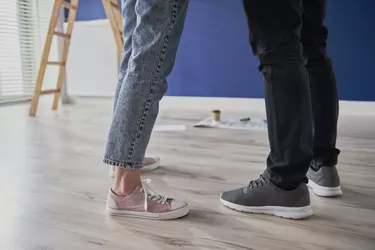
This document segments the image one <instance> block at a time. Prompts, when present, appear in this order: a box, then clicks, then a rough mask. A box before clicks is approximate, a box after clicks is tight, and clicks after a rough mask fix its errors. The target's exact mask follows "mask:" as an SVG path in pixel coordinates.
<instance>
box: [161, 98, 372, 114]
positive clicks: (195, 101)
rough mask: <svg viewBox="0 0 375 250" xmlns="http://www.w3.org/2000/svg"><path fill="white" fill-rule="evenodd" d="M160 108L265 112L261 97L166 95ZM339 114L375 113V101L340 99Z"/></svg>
mask: <svg viewBox="0 0 375 250" xmlns="http://www.w3.org/2000/svg"><path fill="white" fill-rule="evenodd" d="M160 108H161V110H199V111H204V110H207V112H210V111H211V110H214V109H220V110H222V111H228V112H233V111H235V112H262V113H265V105H264V99H263V98H216V97H180V96H166V97H164V98H163V100H162V101H161V103H160ZM340 115H375V102H358V101H340Z"/></svg>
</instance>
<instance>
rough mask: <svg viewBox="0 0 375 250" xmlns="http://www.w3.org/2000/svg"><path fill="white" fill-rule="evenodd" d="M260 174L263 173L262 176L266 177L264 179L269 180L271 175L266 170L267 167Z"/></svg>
mask: <svg viewBox="0 0 375 250" xmlns="http://www.w3.org/2000/svg"><path fill="white" fill-rule="evenodd" d="M262 175H263V178H264V179H266V180H269V179H270V178H271V175H270V173H269V172H268V170H267V169H266V170H264V172H263V174H262Z"/></svg>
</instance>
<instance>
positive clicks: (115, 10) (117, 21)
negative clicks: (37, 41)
mask: <svg viewBox="0 0 375 250" xmlns="http://www.w3.org/2000/svg"><path fill="white" fill-rule="evenodd" d="M102 2H103V6H104V9H105V12H106V15H107V17H108V19H109V22H110V25H111V28H112V32H113V35H114V37H115V41H116V46H117V52H118V58H119V59H120V58H121V55H122V47H123V38H122V15H121V10H120V6H119V4H118V0H102ZM78 3H79V0H71V1H70V2H68V1H66V0H55V4H54V6H53V10H52V15H51V19H50V23H49V28H48V33H47V38H46V42H45V46H44V49H43V53H42V59H41V62H40V67H39V72H38V77H37V80H36V85H35V90H34V94H33V98H32V100H31V106H30V111H29V116H35V114H36V110H37V107H38V102H39V97H40V96H41V95H47V94H54V101H53V105H52V109H53V110H57V107H58V104H59V99H60V93H61V89H62V84H63V82H64V77H65V67H66V62H67V59H68V51H69V44H70V39H71V37H72V32H73V24H74V22H75V20H76V15H77V9H78ZM62 7H64V8H67V9H69V16H68V25H67V28H66V32H65V33H64V32H58V31H56V30H55V29H56V25H57V23H58V18H59V14H60V9H61V8H62ZM55 35H56V36H59V37H61V38H63V39H64V43H63V49H62V56H61V61H58V62H54V61H49V60H48V57H49V54H50V50H51V45H52V39H53V37H54V36H55ZM47 66H58V67H59V74H58V78H57V84H56V89H50V90H42V86H43V79H44V75H45V73H46V68H47Z"/></svg>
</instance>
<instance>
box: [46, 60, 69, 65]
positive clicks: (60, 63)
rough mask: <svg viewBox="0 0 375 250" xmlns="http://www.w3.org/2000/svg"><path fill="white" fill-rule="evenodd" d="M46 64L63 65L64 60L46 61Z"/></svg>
mask: <svg viewBox="0 0 375 250" xmlns="http://www.w3.org/2000/svg"><path fill="white" fill-rule="evenodd" d="M47 65H59V66H65V62H52V61H48V62H47Z"/></svg>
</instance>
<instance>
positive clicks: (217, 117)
mask: <svg viewBox="0 0 375 250" xmlns="http://www.w3.org/2000/svg"><path fill="white" fill-rule="evenodd" d="M220 115H221V111H220V110H213V111H212V121H214V122H220Z"/></svg>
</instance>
